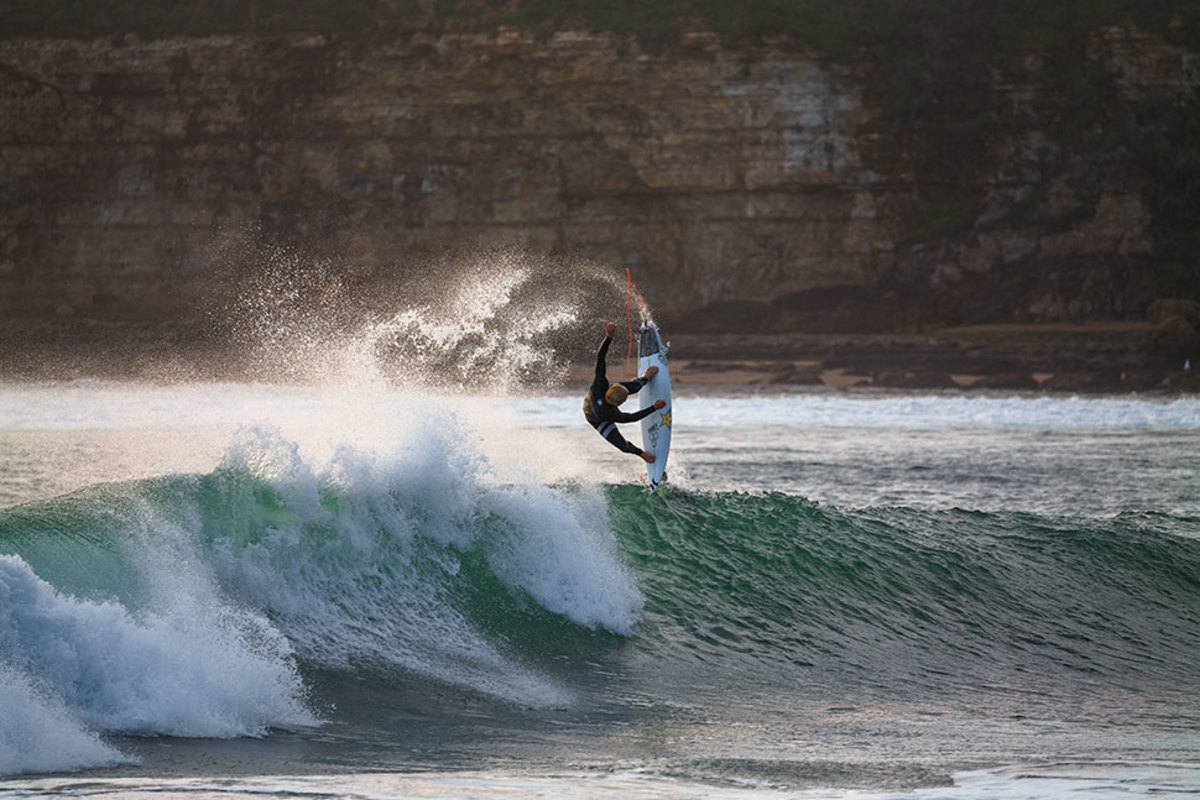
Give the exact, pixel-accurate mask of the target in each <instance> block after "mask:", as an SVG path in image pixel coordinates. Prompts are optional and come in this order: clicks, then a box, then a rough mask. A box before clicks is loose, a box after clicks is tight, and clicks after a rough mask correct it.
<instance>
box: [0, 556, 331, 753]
mask: <svg viewBox="0 0 1200 800" xmlns="http://www.w3.org/2000/svg"><path fill="white" fill-rule="evenodd" d="M172 575H174V576H176V577H177V578H179V579H181V580H182V581H183V582H184V583H186V582H187V578H186V574H184V573H183V572H182V571H180V570H179V569H178V565H175V567H174V569H172V570H171V571H170V572H168V573H166V574H162V575H160V576H159V580H160V581H161V582H162V583H163V584H168V583H171V582H172V578H171V576H172ZM193 599H196V598H187V597H182V596H180V597H177V599H176V601H175V602H174V603H173V604H172V603H168V604H166V605H165V607H163V606H162V605H161V603H160V604H159V605H158V607H156V608H155V610H154V611H147V612H143V613H137V614H135V613H133V612H131V611H130V610H129V609H127V608H125V607H124V606H122V605H121V604H119V603H117V602H115V601H109V602H97V601H92V600H84V599H79V598H75V597H71V596H68V595H64V594H61V593H59V592H58V591H56V590H55V589H54V587H52V586H51V585H50V584H48V583H47V582H45V581H43V580H42V579H41V578H39V577H38V576H37V575H35V574H34V572H33V570H32V569H31V568H30V566H29V565H28V564H26V563H25V562H24V561H23V560H22V559H21V558H20V557H18V556H11V555H8V556H0V601H2V605H3V607H4V609H5V613H4V614H3V615H2V616H0V654H2V657H3V661H4V663H5V664H7V667H8V669H9V670H10V671H15V672H16V673H17V674H19V675H23V676H24V679H23V685H24V686H25V687H26V688H28V687H33V686H36V687H39V689H40V691H41V692H42V696H43V698H45V701H46V702H49V703H50V704H51V705H50V706H49V707H51V708H59V709H62V710H63V711H64V713H67V714H69V715H70V717H71V718H72V719H73V720H76V721H77V724H78V725H80V726H81V727H86V728H87V729H91V730H96V731H109V732H128V733H140V734H170V735H175V736H192V737H195V736H203V737H209V736H214V737H234V736H258V735H261V734H263V733H265V732H266V730H267V728H269V727H272V726H300V725H311V724H315V723H316V722H317V720H316V718H315V717H314V716H313V715H312V714H311V712H309V711H308V710H307V708H305V705H304V703H303V699H302V698H303V687H302V685H301V683H300V679H299V677H298V675H297V673H296V671H295V667H294V665H293V664H292V662H291V660H290V658H289V657H288V654H287V645H286V642H284V641H283V640H282V639H281V638H280V637H279V636H278V635H277V634H273V632H272V631H271V630H270V628H269V626H268V625H266V623H265V622H264V621H262V620H261V619H257V618H255V617H254V616H253V615H250V614H248V613H246V612H244V611H239V610H235V609H232V608H229V607H223V606H222V605H221V604H219V603H215V604H214V602H213V600H212V598H206V599H204V600H202V601H201V602H199V603H194V602H192V600H193ZM27 702H35V703H36V702H39V701H37V700H36V698H34V699H31V700H27Z"/></svg>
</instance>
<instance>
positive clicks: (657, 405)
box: [654, 400, 667, 409]
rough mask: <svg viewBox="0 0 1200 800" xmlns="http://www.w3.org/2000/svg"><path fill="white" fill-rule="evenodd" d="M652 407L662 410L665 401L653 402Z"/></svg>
mask: <svg viewBox="0 0 1200 800" xmlns="http://www.w3.org/2000/svg"><path fill="white" fill-rule="evenodd" d="M654 407H655V408H657V409H664V408H666V407H667V401H666V400H655V401H654Z"/></svg>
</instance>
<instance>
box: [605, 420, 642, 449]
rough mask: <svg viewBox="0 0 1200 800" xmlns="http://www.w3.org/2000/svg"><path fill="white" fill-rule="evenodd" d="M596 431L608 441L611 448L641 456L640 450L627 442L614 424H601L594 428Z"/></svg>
mask: <svg viewBox="0 0 1200 800" xmlns="http://www.w3.org/2000/svg"><path fill="white" fill-rule="evenodd" d="M596 431H597V432H598V433H599V434H600V435H601V436H603V437H604V438H605V439H607V440H608V441H609V444H611V445H612V446H613V447H615V448H617V449H618V450H620V451H622V452H625V453H632V454H633V455H635V456H640V455H641V454H642V448H640V447H638V446H637V445H635V444H633V443H631V442H629V441H628V440H627V439H626V438H625V437H624V436H622V435H621V432H620V431H619V430H617V424H616V423H615V422H602V423H600V424H599V425H597V426H596Z"/></svg>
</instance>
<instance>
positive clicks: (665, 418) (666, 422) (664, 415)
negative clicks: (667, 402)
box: [659, 408, 671, 428]
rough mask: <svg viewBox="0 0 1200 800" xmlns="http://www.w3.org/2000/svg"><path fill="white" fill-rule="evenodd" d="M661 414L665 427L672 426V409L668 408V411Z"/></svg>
mask: <svg viewBox="0 0 1200 800" xmlns="http://www.w3.org/2000/svg"><path fill="white" fill-rule="evenodd" d="M659 416H660V417H661V418H662V425H663V427H666V428H669V427H671V409H669V408H668V409H667V410H666V411H664V412H663V413H662V414H660V415H659Z"/></svg>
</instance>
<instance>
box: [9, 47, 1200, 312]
mask: <svg viewBox="0 0 1200 800" xmlns="http://www.w3.org/2000/svg"><path fill="white" fill-rule="evenodd" d="M1021 58H1022V59H1023V61H1022V64H1021V68H1020V69H1019V70H1017V71H1016V72H1015V73H1014V72H1013V71H1009V72H1006V73H1004V74H1003V75H1001V74H1000V73H996V74H995V75H994V76H993V79H992V81H991V84H990V85H989V86H988V87H987V95H988V97H987V102H986V104H985V107H984V108H983V109H982V113H981V111H980V109H978V108H975V109H973V110H972V111H971V113H970V114H967V115H964V116H963V122H962V123H961V125H963V126H971V129H970V130H965V131H964V130H960V129H956V128H954V125H953V124H951V123H949V122H947V120H950V119H953V115H952V114H947V115H942V116H939V117H936V118H933V119H932V120H927V121H926V124H925V127H924V129H922V128H921V121H920V120H917V121H916V122H915V123H912V122H911V121H910V124H908V125H907V127H902V128H898V127H897V126H896V124H895V120H896V118H897V117H896V114H895V102H896V98H895V97H894V96H889V95H888V92H887V91H885V90H883V89H881V88H880V84H879V82H878V80H877V76H878V73H879V64H878V63H874V62H872V61H871V59H870V57H869V54H868V53H865V52H864V53H862V54H859V55H854V54H853V53H851V54H850V55H848V56H846V57H843V58H839V59H838V60H836V61H835V60H833V59H830V58H828V57H825V56H822V55H820V54H818V53H816V52H809V51H805V50H803V49H802V48H796V47H783V46H772V45H770V44H758V45H754V46H745V47H739V48H730V47H728V46H726V45H723V44H722V43H721V42H720V41H719V40H718V38H717V37H715V36H712V35H707V34H698V33H696V34H686V35H684V36H682V37H681V38H680V39H679V41H678V43H677V44H675V45H673V46H671V47H668V48H665V49H663V50H662V51H661V52H658V53H647V52H644V51H642V50H641V49H640V48H639V47H638V45H637V43H636V41H632V40H629V39H626V38H622V37H618V36H614V35H588V34H574V33H559V34H557V35H554V36H553V37H552V38H550V39H549V40H535V39H534V38H532V37H530V36H528V35H524V34H521V33H519V32H515V31H505V30H502V31H501V32H500V33H499V34H497V35H436V36H435V35H430V34H423V33H415V34H404V35H402V36H396V37H394V38H390V39H386V40H380V38H378V37H376V38H374V39H365V38H362V37H351V36H326V35H287V36H213V37H206V38H173V39H163V40H156V41H141V40H139V39H137V38H136V37H133V36H126V37H120V38H116V39H111V38H106V39H97V40H91V41H77V40H66V39H9V40H5V41H0V209H2V210H0V314H4V315H9V316H10V317H13V316H22V317H28V318H36V317H45V316H53V315H59V316H64V317H65V316H71V317H73V318H81V317H86V318H92V319H121V318H141V319H170V318H180V317H184V316H186V315H188V314H190V313H192V312H193V311H194V310H195V309H197V308H198V307H201V306H204V305H205V304H207V303H209V302H210V301H213V302H217V303H219V302H221V301H222V297H223V295H225V294H227V293H229V292H230V291H231V290H232V289H231V287H234V286H236V285H238V283H237V282H238V280H242V279H245V277H246V275H248V274H252V273H254V272H255V271H256V270H258V269H259V268H260V267H261V266H262V264H261V261H262V259H263V258H264V256H263V253H264V252H265V250H266V249H271V250H272V252H276V253H278V252H286V253H288V254H290V256H289V257H293V258H298V259H301V260H303V261H305V262H306V263H311V264H318V265H320V270H321V271H322V274H327V275H328V276H330V280H331V281H332V282H335V283H336V284H337V286H338V287H339V291H353V292H357V293H359V294H361V295H363V296H367V297H370V296H378V295H379V294H380V293H383V292H394V291H396V290H397V287H400V290H401V291H407V289H405V287H417V286H419V284H420V282H421V280H422V279H423V276H424V275H426V274H427V273H428V271H429V270H430V268H431V264H433V263H435V262H436V260H437V259H439V258H444V257H446V254H447V253H453V252H470V251H472V250H473V249H481V248H496V247H504V248H508V249H509V250H508V251H509V252H513V251H516V252H521V253H532V254H550V255H552V256H553V257H554V258H552V259H551V261H550V263H552V264H553V263H558V264H567V263H577V262H579V261H585V262H588V263H590V264H593V265H598V266H600V267H601V268H603V269H609V270H612V271H614V272H616V273H617V274H620V271H621V270H623V269H624V268H625V267H629V268H631V269H632V270H633V271H634V274H635V276H637V278H638V281H639V285H640V286H641V288H642V290H643V293H645V294H647V295H651V294H652V297H653V299H654V301H655V305H656V310H657V312H658V314H659V316H660V319H662V320H664V321H666V322H667V323H668V324H672V325H674V326H676V327H677V328H679V329H691V330H697V331H698V330H727V331H731V330H732V331H766V332H788V331H799V332H828V331H856V330H857V331H884V330H895V329H904V328H908V329H913V328H920V327H921V326H926V325H939V324H947V323H950V324H955V323H972V322H974V323H979V322H989V321H998V320H1000V321H1011V320H1025V321H1029V320H1061V319H1085V318H1141V317H1142V316H1143V314H1144V312H1145V309H1146V307H1147V306H1148V305H1149V303H1150V301H1151V300H1152V299H1153V298H1154V297H1155V296H1156V295H1160V294H1164V293H1167V294H1169V293H1171V292H1169V291H1164V289H1163V283H1164V281H1166V282H1167V283H1170V282H1171V281H1174V282H1175V284H1180V283H1182V285H1183V290H1182V292H1180V291H1176V292H1174V293H1176V294H1180V293H1182V294H1187V290H1188V285H1189V281H1191V280H1192V278H1193V277H1194V275H1195V262H1194V261H1193V262H1191V264H1190V265H1187V264H1185V265H1184V267H1183V268H1182V272H1181V273H1179V269H1180V268H1179V266H1178V265H1177V264H1173V265H1170V269H1174V270H1175V271H1176V273H1179V274H1182V275H1183V278H1182V279H1180V278H1178V275H1176V274H1174V273H1173V276H1168V278H1169V280H1168V279H1164V277H1163V273H1164V270H1166V269H1168V267H1167V266H1164V263H1165V262H1164V258H1163V253H1162V250H1161V248H1162V245H1161V242H1162V241H1163V239H1162V237H1161V236H1160V235H1159V233H1158V232H1161V230H1162V229H1163V226H1164V225H1165V226H1167V227H1168V228H1169V227H1170V226H1171V225H1178V222H1174V221H1172V220H1170V219H1165V218H1164V217H1163V214H1164V213H1165V212H1163V211H1162V209H1163V208H1165V207H1167V206H1164V204H1163V203H1162V202H1161V197H1160V195H1161V191H1160V189H1161V187H1160V186H1159V180H1160V179H1159V177H1158V176H1156V175H1155V174H1153V170H1152V169H1150V168H1148V167H1147V163H1148V162H1147V160H1146V158H1145V157H1142V156H1140V155H1139V154H1138V153H1136V152H1131V151H1130V149H1129V148H1128V147H1127V146H1125V145H1124V144H1123V142H1125V141H1129V140H1130V136H1132V137H1133V138H1134V139H1136V140H1138V141H1142V140H1143V139H1145V137H1144V136H1143V137H1142V138H1141V139H1139V138H1138V137H1139V136H1141V132H1142V131H1144V130H1151V129H1154V130H1158V128H1162V127H1163V125H1164V124H1166V123H1163V122H1162V120H1163V119H1164V118H1165V117H1163V116H1162V115H1161V114H1159V115H1157V116H1153V115H1152V116H1148V117H1147V116H1142V117H1139V116H1138V114H1137V113H1133V112H1130V113H1129V114H1126V115H1125V116H1124V117H1120V118H1115V117H1113V116H1112V115H1111V114H1110V115H1108V116H1106V117H1103V118H1100V117H1098V118H1097V119H1096V120H1094V121H1093V120H1085V121H1083V122H1080V120H1078V119H1065V117H1066V116H1069V115H1071V114H1075V113H1076V110H1077V106H1076V104H1073V102H1072V98H1071V97H1065V96H1064V93H1063V91H1062V88H1061V84H1060V83H1059V82H1056V81H1054V80H1051V79H1050V78H1051V77H1052V70H1054V69H1055V68H1056V67H1055V66H1053V65H1051V64H1043V63H1041V61H1040V60H1039V55H1038V53H1037V52H1029V53H1027V54H1024V55H1022V56H1021ZM1086 66H1087V69H1088V70H1089V71H1090V72H1091V74H1093V75H1094V76H1097V82H1098V84H1101V85H1102V86H1103V91H1104V102H1105V103H1106V104H1107V105H1106V106H1105V107H1106V108H1110V109H1111V108H1117V109H1133V110H1134V112H1136V111H1137V109H1141V108H1154V109H1162V108H1168V109H1178V108H1182V107H1191V106H1194V105H1195V104H1196V101H1197V92H1198V90H1200V60H1198V59H1197V57H1196V55H1195V54H1194V53H1191V52H1189V51H1187V50H1185V49H1181V48H1180V47H1177V46H1175V45H1172V44H1169V43H1167V42H1166V41H1165V40H1164V39H1163V38H1161V37H1158V36H1152V35H1147V34H1143V33H1140V32H1138V31H1136V30H1132V29H1128V28H1120V29H1104V30H1100V31H1097V32H1095V34H1094V35H1092V36H1091V37H1090V39H1089V43H1088V52H1087V65H1086ZM1014 74H1015V75H1017V76H1018V77H1015V78H1014V77H1013V76H1014ZM873 76H875V77H873ZM1118 116H1119V115H1118ZM1120 125H1125V126H1126V127H1127V128H1130V127H1131V129H1132V133H1130V131H1129V130H1126V131H1125V133H1126V134H1127V135H1126V136H1125V138H1124V139H1121V140H1120V141H1116V140H1113V141H1108V140H1106V139H1105V135H1106V132H1108V131H1109V130H1110V129H1111V128H1112V127H1113V126H1117V127H1119V126H1120ZM1156 125H1157V126H1158V128H1155V127H1154V126H1156ZM1064 130H1067V131H1068V133H1070V134H1071V135H1059V134H1060V133H1062V131H1064ZM1080 131H1082V132H1083V133H1084V134H1085V136H1083V137H1080V136H1078V135H1076V134H1078V133H1079V132H1080ZM1088 135H1090V136H1091V140H1089V139H1088V138H1087V136H1088ZM942 141H945V142H948V144H946V145H945V148H946V149H945V150H944V151H940V150H939V147H941V145H940V144H939V143H940V142H942ZM964 143H966V144H964ZM940 162H944V164H950V163H953V164H954V165H955V166H956V168H955V169H954V170H953V172H952V174H951V172H949V171H946V170H941V169H940ZM944 164H941V165H942V166H944ZM1168 205H1169V204H1168ZM1193 221H1194V220H1193ZM247 240H251V241H253V242H255V243H256V244H255V245H254V247H251V248H250V249H247V248H246V247H244V246H243V245H244V242H246V241H247ZM318 283H319V282H318ZM347 287H349V288H347ZM309 288H310V289H311V286H310V287H309ZM1175 288H1176V289H1177V290H1178V289H1179V287H1178V285H1176V286H1175ZM1190 288H1191V291H1192V292H1193V293H1195V292H1200V287H1198V286H1195V285H1191V287H1190ZM319 289H320V287H319V286H318V287H317V290H319ZM413 290H414V291H415V289H413Z"/></svg>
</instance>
